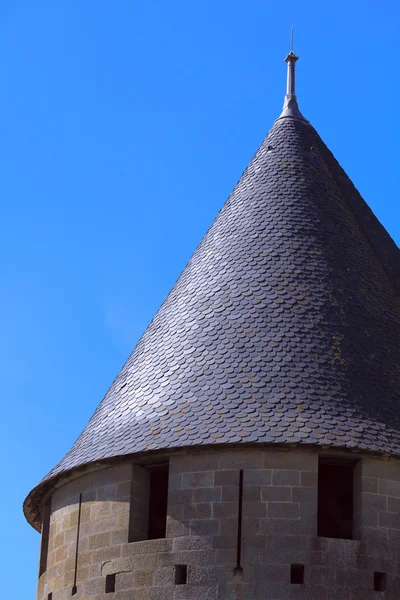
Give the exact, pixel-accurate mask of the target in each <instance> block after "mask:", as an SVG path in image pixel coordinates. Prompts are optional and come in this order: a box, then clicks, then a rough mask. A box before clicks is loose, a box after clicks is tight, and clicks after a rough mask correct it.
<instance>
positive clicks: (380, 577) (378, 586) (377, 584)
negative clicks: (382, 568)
mask: <svg viewBox="0 0 400 600" xmlns="http://www.w3.org/2000/svg"><path fill="white" fill-rule="evenodd" d="M374 590H375V592H384V591H385V590H386V573H379V571H375V572H374Z"/></svg>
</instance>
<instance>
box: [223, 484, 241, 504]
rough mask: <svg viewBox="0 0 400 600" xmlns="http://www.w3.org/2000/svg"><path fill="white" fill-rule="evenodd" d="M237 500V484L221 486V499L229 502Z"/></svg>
mask: <svg viewBox="0 0 400 600" xmlns="http://www.w3.org/2000/svg"><path fill="white" fill-rule="evenodd" d="M235 500H236V502H237V501H238V500H239V488H238V486H225V487H223V488H222V501H223V502H231V501H235Z"/></svg>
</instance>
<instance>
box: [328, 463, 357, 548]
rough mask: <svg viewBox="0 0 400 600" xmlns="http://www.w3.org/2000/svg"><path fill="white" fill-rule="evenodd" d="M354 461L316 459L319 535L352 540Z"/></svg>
mask: <svg viewBox="0 0 400 600" xmlns="http://www.w3.org/2000/svg"><path fill="white" fill-rule="evenodd" d="M357 462H358V461H357V460H354V459H338V458H334V457H321V456H320V457H319V464H318V536H320V537H328V538H341V539H347V540H352V539H354V467H355V466H356V464H357Z"/></svg>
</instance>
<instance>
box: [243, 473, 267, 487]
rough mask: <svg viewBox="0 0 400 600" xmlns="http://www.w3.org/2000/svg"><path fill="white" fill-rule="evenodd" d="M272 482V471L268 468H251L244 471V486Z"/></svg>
mask: <svg viewBox="0 0 400 600" xmlns="http://www.w3.org/2000/svg"><path fill="white" fill-rule="evenodd" d="M271 484H272V471H270V470H267V469H249V470H246V471H244V473H243V486H244V487H247V486H251V485H256V486H263V485H271Z"/></svg>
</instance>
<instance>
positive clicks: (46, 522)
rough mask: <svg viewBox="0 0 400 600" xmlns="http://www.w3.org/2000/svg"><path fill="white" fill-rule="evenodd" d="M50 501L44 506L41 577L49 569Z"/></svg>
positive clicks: (40, 562)
mask: <svg viewBox="0 0 400 600" xmlns="http://www.w3.org/2000/svg"><path fill="white" fill-rule="evenodd" d="M50 513H51V509H50V501H49V502H47V503H46V504H45V505H44V506H43V514H42V539H41V543H40V561H39V577H40V576H41V575H43V573H44V572H45V571H46V569H47V555H48V553H49V534H50Z"/></svg>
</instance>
